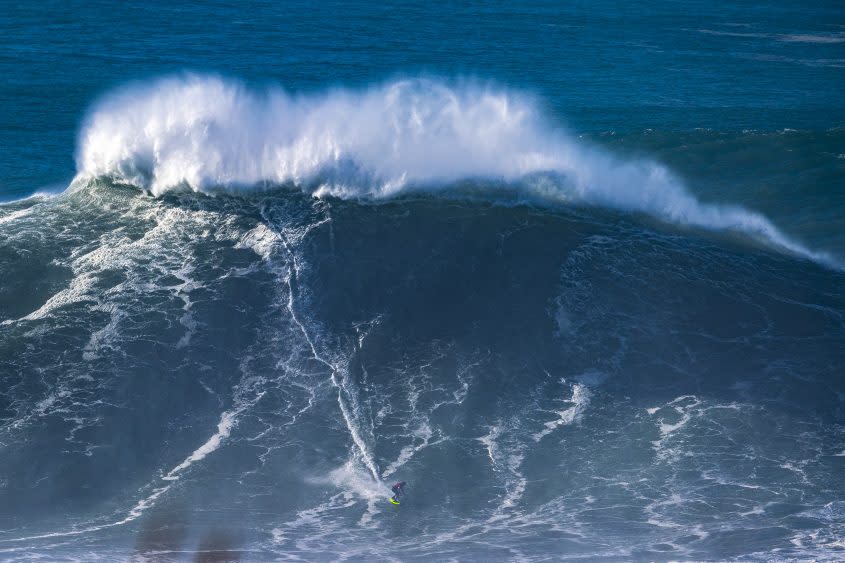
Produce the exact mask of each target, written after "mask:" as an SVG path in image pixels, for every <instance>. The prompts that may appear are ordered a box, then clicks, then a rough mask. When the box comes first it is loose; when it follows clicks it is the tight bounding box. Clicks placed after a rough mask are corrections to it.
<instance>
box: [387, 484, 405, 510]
mask: <svg viewBox="0 0 845 563" xmlns="http://www.w3.org/2000/svg"><path fill="white" fill-rule="evenodd" d="M405 485H407V483H406V482H405V481H399V482H398V483H396V484H395V485H393V486H392V487H390V490H391V491H393V496H392V497H390V502H392V503H393V504H399V497H400V496H401V495H404V494H405Z"/></svg>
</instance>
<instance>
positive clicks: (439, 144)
mask: <svg viewBox="0 0 845 563" xmlns="http://www.w3.org/2000/svg"><path fill="white" fill-rule="evenodd" d="M77 168H78V172H79V175H80V176H81V177H83V178H84V177H98V176H108V177H112V178H114V179H116V180H118V181H122V182H127V183H131V184H134V185H136V186H139V187H141V188H144V189H147V190H149V191H151V192H152V193H153V194H155V195H161V194H163V193H164V192H166V191H168V190H171V189H185V188H186V187H187V188H189V189H192V190H196V191H209V190H214V189H225V190H238V189H250V188H255V187H260V186H262V185H267V184H271V185H278V184H294V185H296V186H299V187H300V188H302V189H303V190H306V191H309V192H311V193H314V194H315V195H318V196H320V195H333V196H337V197H342V198H361V197H365V198H383V197H390V196H394V195H398V194H401V193H406V192H409V191H413V190H417V191H423V190H424V191H437V190H442V189H444V188H445V187H448V186H449V184H450V183H452V184H453V183H454V182H457V181H460V180H466V179H472V178H476V179H477V178H480V179H493V180H497V181H502V180H503V181H504V182H502V183H490V184H489V188H487V187H485V190H489V195H490V197H492V198H495V197H496V196H497V195H500V194H497V193H496V192H497V190H499V191H501V190H502V187H503V185H504V184H509V188H513V183H514V182H518V183H519V185H518V189H519V191H520V195H521V196H522V195H524V197H525V198H526V199H529V200H533V201H542V202H550V203H560V202H565V201H576V202H582V203H587V204H594V205H602V206H609V207H614V208H617V209H623V210H631V211H640V212H646V213H649V214H651V215H654V216H656V217H658V218H661V219H664V220H667V221H671V222H675V223H681V224H688V225H694V226H698V227H704V228H708V229H730V230H737V231H742V232H744V233H747V234H750V235H752V236H755V237H756V238H760V239H763V240H765V241H767V242H769V243H771V244H774V245H775V246H778V247H781V248H782V249H785V250H788V251H790V252H793V253H796V254H800V255H803V256H805V257H808V258H812V259H814V260H816V261H819V262H822V263H825V264H827V265H833V266H835V267H838V265H837V264H836V263H835V261H834V259H833V258H832V257H831V256H829V255H827V254H823V253H817V252H813V251H811V250H809V249H807V248H806V247H804V246H802V245H801V244H799V243H797V242H795V241H793V240H791V239H789V238H788V237H786V236H785V235H784V234H783V233H781V232H780V231H779V230H778V229H777V228H776V227H775V226H774V225H773V224H772V223H771V222H770V221H769V220H768V219H767V218H766V217H764V216H762V215H760V214H759V213H755V212H751V211H748V210H745V209H742V208H740V207H736V206H721V205H711V204H704V203H701V202H699V201H698V200H697V199H696V198H695V197H694V196H693V195H691V194H690V193H689V192H688V191H687V190H686V189H685V187H684V186H683V184H682V182H680V181H679V180H678V179H677V178H675V177H674V176H673V174H672V173H671V172H670V171H669V170H667V169H666V168H665V167H663V166H661V165H660V164H658V163H655V162H652V161H648V160H621V159H618V158H615V157H613V156H612V155H610V154H608V153H607V152H606V151H603V150H601V149H599V148H597V147H592V146H589V145H587V144H585V143H583V142H581V141H580V140H578V139H577V138H575V137H573V136H571V135H569V134H567V133H566V132H564V131H562V130H560V129H557V128H554V127H553V126H552V125H550V120H549V119H547V118H546V117H545V116H544V115H543V112H542V111H540V108H539V106H538V105H537V104H536V103H535V102H534V101H533V100H532V99H531V98H530V97H528V96H525V95H523V94H519V93H514V92H509V91H506V90H501V89H498V90H497V89H495V88H489V87H481V86H478V85H473V84H457V85H453V84H448V83H445V82H443V81H438V80H429V79H411V80H400V81H395V82H390V83H387V84H383V85H379V86H374V87H371V88H368V89H363V90H358V91H355V90H348V89H335V90H332V91H329V92H326V93H323V94H318V95H307V96H293V95H290V94H288V93H286V92H285V91H284V90H282V89H281V88H277V87H271V88H268V89H266V90H263V91H258V90H254V89H250V88H248V87H246V86H245V85H243V84H241V83H239V82H237V81H234V80H228V79H223V78H220V77H216V76H205V75H182V76H178V77H171V78H166V79H162V80H158V81H154V82H152V83H147V84H142V85H135V86H132V87H128V88H125V89H123V90H121V91H119V92H116V93H114V94H112V95H110V96H108V97H107V98H106V99H104V100H103V101H102V102H101V103H99V104H98V105H96V106H95V107H94V109H93V111H92V112H91V113H90V115H89V118H88V119H87V121H86V123H85V125H84V127H83V129H82V132H81V136H80V143H79V149H78V153H77Z"/></svg>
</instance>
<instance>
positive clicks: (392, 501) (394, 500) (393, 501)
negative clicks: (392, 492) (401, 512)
mask: <svg viewBox="0 0 845 563" xmlns="http://www.w3.org/2000/svg"><path fill="white" fill-rule="evenodd" d="M389 500H390V502H391V503H393V504H399V501H398V500H396V499H394V498H393V497H390V499H389Z"/></svg>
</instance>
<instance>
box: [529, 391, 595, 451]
mask: <svg viewBox="0 0 845 563" xmlns="http://www.w3.org/2000/svg"><path fill="white" fill-rule="evenodd" d="M569 402H570V403H571V404H572V406H571V407H569V408H567V409H564V410H562V411H558V413H557V415H558V418H557V419H555V420H550V421H548V422H546V423H545V424H544V426H545V428H544V429H543V430H541V431H540V432H537V433H536V434H534V435H533V436H532V437H533V438H534V441H535V442H539V441H540V440H542V439H543V437H545V436H546V435H548V434H551V433H552V432H554V431H555V430H557V429H558V427H560V426H564V425H570V424H572V423H573V422H576V421H577V420H579V419H580V418H581V416H582V415H583V413H584V409H586V408H587V405H588V404H589V403H590V391H589V389H587V387H586V385H584V384H582V383H576V384H575V385H573V386H572V397H570V399H569Z"/></svg>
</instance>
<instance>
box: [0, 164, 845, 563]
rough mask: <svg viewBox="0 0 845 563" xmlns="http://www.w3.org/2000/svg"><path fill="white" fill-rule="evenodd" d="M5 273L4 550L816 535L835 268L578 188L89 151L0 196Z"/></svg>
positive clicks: (426, 550) (820, 540)
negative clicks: (271, 175) (120, 166)
mask: <svg viewBox="0 0 845 563" xmlns="http://www.w3.org/2000/svg"><path fill="white" fill-rule="evenodd" d="M22 257H23V258H22ZM0 279H2V280H3V283H2V284H0V382H2V387H0V451H2V456H0V506H7V507H8V506H13V507H15V508H14V512H9V511H2V510H0V554H2V556H3V557H4V558H11V559H15V558H20V559H34V558H43V559H86V558H87V557H90V554H92V553H96V554H97V556H98V557H100V558H105V559H111V560H128V559H133V558H138V559H147V558H178V557H184V556H185V554H186V553H190V554H196V556H197V557H198V558H199V557H203V556H206V555H208V556H209V557H210V556H211V555H210V554H215V557H217V558H219V559H231V558H234V557H240V558H242V559H244V560H273V559H279V558H302V559H307V560H337V559H343V558H346V559H350V558H351V559H367V560H381V559H386V558H388V557H395V558H399V559H403V560H416V559H419V560H430V559H441V558H445V559H462V560H511V559H522V560H545V559H547V558H548V555H549V554H550V553H554V554H565V555H566V556H568V557H573V558H602V559H625V560H628V559H643V560H645V559H669V558H671V559H690V560H713V559H715V560H724V559H734V558H737V559H740V558H745V559H763V558H767V557H775V558H784V559H791V558H796V559H798V558H811V559H837V558H838V556H839V555H840V554H841V538H842V532H843V527H842V522H843V518H845V496H843V491H845V482H843V475H844V474H843V472H842V470H841V469H842V460H843V459H845V457H843V456H845V438H843V433H842V431H841V430H842V397H843V396H845V387H843V378H842V377H841V366H842V365H845V321H844V320H843V319H845V295H843V288H845V278H843V274H842V273H841V272H837V271H832V270H829V269H826V268H822V267H818V266H816V265H814V264H812V263H808V262H805V261H799V260H795V259H794V258H792V257H789V256H786V255H783V254H778V253H772V252H769V251H766V250H765V249H761V248H748V247H746V246H740V245H731V244H726V243H725V241H715V240H713V237H696V236H694V235H693V234H692V233H688V234H686V235H680V234H678V233H677V232H672V231H668V232H667V230H666V229H662V230H661V229H656V228H655V227H654V225H653V224H650V225H649V224H645V225H644V224H643V222H642V221H640V220H638V219H636V218H630V217H625V216H624V215H620V214H613V213H608V212H606V211H603V210H597V209H591V208H579V209H571V210H567V209H561V210H557V211H555V212H549V211H547V210H543V209H542V208H537V207H535V206H519V205H515V206H501V205H491V204H490V203H485V202H479V201H454V200H444V199H442V198H417V199H403V200H395V201H387V202H385V203H383V204H381V205H362V204H361V202H358V201H349V200H343V199H337V198H326V199H318V198H313V197H311V195H309V194H306V193H302V192H301V191H298V190H276V191H269V192H247V193H244V194H239V195H237V196H231V195H228V194H218V195H217V196H216V197H209V196H207V195H205V194H198V193H192V192H184V191H183V192H179V193H168V194H165V195H164V196H163V197H158V198H155V197H149V196H146V195H143V194H141V193H140V192H139V190H137V189H135V188H132V187H130V186H126V185H124V184H119V183H114V182H112V181H109V180H105V179H102V178H99V179H96V180H92V181H89V182H84V183H81V184H79V185H77V186H76V187H75V189H73V190H68V191H67V192H65V193H63V194H60V195H56V196H37V197H33V198H29V199H27V200H23V201H19V202H15V203H11V204H3V205H0ZM398 480H403V481H407V482H408V483H409V485H408V494H407V495H406V496H405V497H403V498H402V499H401V504H400V505H399V506H398V507H397V506H394V505H392V504H390V503H389V502H388V498H389V496H390V494H391V493H390V489H389V486H390V485H391V484H392V483H393V482H395V481H398ZM385 546H389V551H386V550H385V549H386V548H385Z"/></svg>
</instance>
